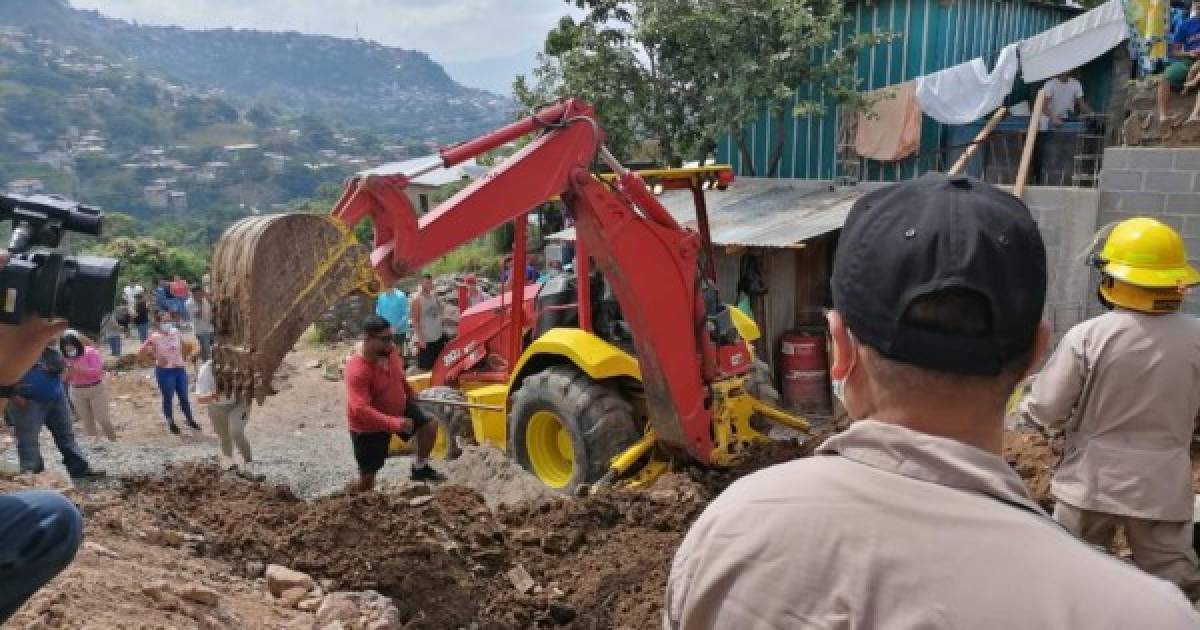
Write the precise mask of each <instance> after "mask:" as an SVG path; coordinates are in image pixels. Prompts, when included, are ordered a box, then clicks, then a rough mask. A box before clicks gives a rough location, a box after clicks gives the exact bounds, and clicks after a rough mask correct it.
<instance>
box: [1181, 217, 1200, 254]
mask: <svg viewBox="0 0 1200 630" xmlns="http://www.w3.org/2000/svg"><path fill="white" fill-rule="evenodd" d="M1182 232H1183V235H1184V237H1188V236H1200V215H1193V216H1190V217H1186V218H1184V220H1183V230H1182ZM1196 255H1200V252H1196Z"/></svg>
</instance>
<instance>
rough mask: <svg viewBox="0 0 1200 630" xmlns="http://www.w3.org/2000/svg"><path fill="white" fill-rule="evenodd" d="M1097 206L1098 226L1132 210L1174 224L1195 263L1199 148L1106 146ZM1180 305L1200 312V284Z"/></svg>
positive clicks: (1198, 252) (1199, 258)
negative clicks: (1184, 302)
mask: <svg viewBox="0 0 1200 630" xmlns="http://www.w3.org/2000/svg"><path fill="white" fill-rule="evenodd" d="M1099 208H1100V214H1099V223H1098V227H1102V226H1105V225H1108V224H1110V223H1116V222H1118V221H1123V220H1125V219H1128V218H1130V217H1134V216H1150V217H1154V218H1156V219H1158V220H1159V221H1162V222H1163V223H1166V224H1168V225H1170V226H1172V227H1174V228H1175V229H1177V230H1179V232H1180V233H1181V234H1182V235H1183V238H1184V242H1185V243H1186V244H1187V250H1188V254H1189V256H1190V257H1191V262H1192V264H1193V265H1198V266H1200V148H1196V149H1165V148H1141V147H1111V148H1108V149H1105V151H1104V170H1103V171H1102V172H1101V173H1100V198H1099ZM1185 309H1186V310H1187V311H1188V312H1190V313H1192V314H1193V315H1200V290H1193V291H1192V293H1191V295H1189V296H1188V301H1187V303H1186V305H1185Z"/></svg>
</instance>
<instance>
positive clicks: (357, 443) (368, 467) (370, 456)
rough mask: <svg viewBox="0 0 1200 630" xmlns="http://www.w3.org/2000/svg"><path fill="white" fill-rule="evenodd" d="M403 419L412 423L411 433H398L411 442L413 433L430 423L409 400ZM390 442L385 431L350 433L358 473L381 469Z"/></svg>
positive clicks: (389, 435)
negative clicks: (407, 419) (405, 418)
mask: <svg viewBox="0 0 1200 630" xmlns="http://www.w3.org/2000/svg"><path fill="white" fill-rule="evenodd" d="M404 415H405V417H407V418H409V419H411V420H412V421H413V433H399V434H397V435H399V436H400V437H402V438H404V439H405V440H411V439H412V436H413V434H414V433H416V432H417V431H418V430H420V429H421V427H424V426H425V425H427V424H429V423H430V418H429V416H427V415H425V412H424V410H422V409H421V407H420V406H419V405H416V404H413V402H412V401H411V400H410V401H409V402H408V404H406V405H405V406H404ZM391 442H392V434H391V433H389V432H387V431H372V432H370V433H355V432H354V431H351V432H350V445H351V446H352V447H353V448H354V460H355V461H357V462H358V471H359V472H360V473H362V474H364V475H373V474H375V473H377V472H379V469H380V468H383V463H384V462H385V461H387V457H388V446H389V445H390V444H391Z"/></svg>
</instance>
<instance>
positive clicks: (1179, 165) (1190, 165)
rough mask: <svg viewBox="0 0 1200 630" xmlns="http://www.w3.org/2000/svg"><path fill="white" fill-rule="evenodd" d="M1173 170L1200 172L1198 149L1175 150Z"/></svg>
mask: <svg viewBox="0 0 1200 630" xmlns="http://www.w3.org/2000/svg"><path fill="white" fill-rule="evenodd" d="M1175 170H1177V171H1191V172H1193V173H1194V172H1196V171H1200V149H1175Z"/></svg>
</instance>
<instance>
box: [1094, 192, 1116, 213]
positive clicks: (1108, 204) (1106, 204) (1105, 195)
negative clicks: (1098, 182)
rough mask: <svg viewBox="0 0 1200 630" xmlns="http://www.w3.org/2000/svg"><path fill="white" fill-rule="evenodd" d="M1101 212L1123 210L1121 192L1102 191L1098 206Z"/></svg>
mask: <svg viewBox="0 0 1200 630" xmlns="http://www.w3.org/2000/svg"><path fill="white" fill-rule="evenodd" d="M1097 207H1098V208H1099V209H1100V212H1101V213H1104V212H1118V211H1120V210H1121V193H1118V192H1112V191H1110V190H1102V191H1100V201H1099V204H1098V206H1097Z"/></svg>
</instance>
